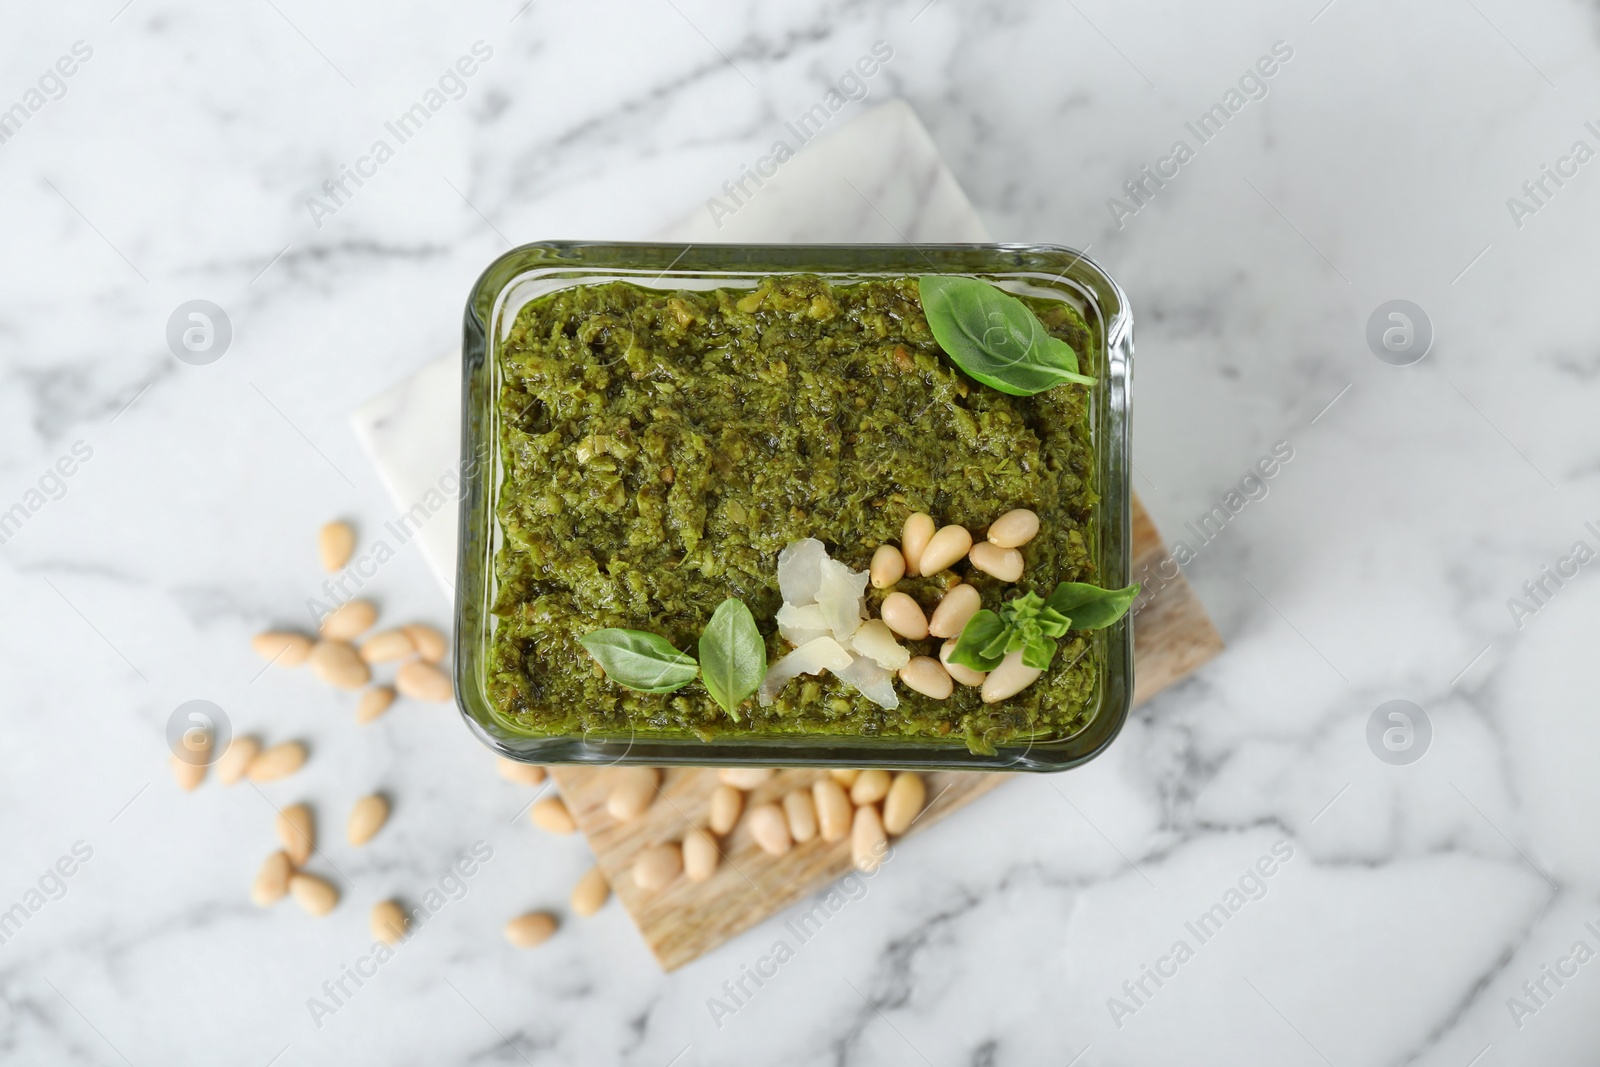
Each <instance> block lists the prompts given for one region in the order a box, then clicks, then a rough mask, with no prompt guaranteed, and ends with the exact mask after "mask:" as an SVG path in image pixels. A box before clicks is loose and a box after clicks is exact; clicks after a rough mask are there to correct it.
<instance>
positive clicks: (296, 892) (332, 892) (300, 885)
mask: <svg viewBox="0 0 1600 1067" xmlns="http://www.w3.org/2000/svg"><path fill="white" fill-rule="evenodd" d="M289 895H290V896H292V897H294V902H295V903H296V904H298V905H300V907H301V908H303V909H304V910H305V913H306V914H307V915H319V916H320V915H326V914H328V912H330V911H332V910H333V909H334V907H335V906H337V905H338V903H339V890H338V889H337V888H335V887H334V885H333V883H332V882H330V881H328V880H327V879H325V878H318V877H317V876H316V875H314V874H307V873H305V872H304V871H297V872H295V873H294V874H292V875H290V876H289Z"/></svg>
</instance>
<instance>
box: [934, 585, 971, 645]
mask: <svg viewBox="0 0 1600 1067" xmlns="http://www.w3.org/2000/svg"><path fill="white" fill-rule="evenodd" d="M982 608H983V597H982V595H980V594H979V592H978V591H977V590H976V589H974V588H973V587H972V586H970V585H968V584H966V583H965V582H963V583H962V584H960V585H956V586H951V587H950V588H949V589H948V590H946V591H945V594H944V596H943V597H941V598H940V600H939V606H938V607H936V608H934V609H933V616H932V618H930V619H929V620H928V635H929V636H930V637H956V636H958V635H959V634H960V633H961V631H962V630H963V629H965V628H966V625H967V623H969V622H971V621H972V617H973V616H974V615H976V614H977V613H978V612H979V611H980V610H981V609H982Z"/></svg>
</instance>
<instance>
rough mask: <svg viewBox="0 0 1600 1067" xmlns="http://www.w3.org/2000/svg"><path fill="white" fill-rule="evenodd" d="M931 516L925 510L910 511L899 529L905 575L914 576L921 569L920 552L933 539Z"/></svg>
mask: <svg viewBox="0 0 1600 1067" xmlns="http://www.w3.org/2000/svg"><path fill="white" fill-rule="evenodd" d="M933 533H934V525H933V516H932V515H929V514H928V513H927V512H926V511H916V512H912V513H911V514H910V515H908V516H907V517H906V524H905V526H903V527H902V528H901V530H900V554H901V555H903V556H905V558H906V577H908V578H915V577H916V576H917V575H919V574H921V573H922V571H921V570H919V569H918V568H920V567H921V565H922V553H923V552H925V551H927V548H928V542H929V541H931V540H933Z"/></svg>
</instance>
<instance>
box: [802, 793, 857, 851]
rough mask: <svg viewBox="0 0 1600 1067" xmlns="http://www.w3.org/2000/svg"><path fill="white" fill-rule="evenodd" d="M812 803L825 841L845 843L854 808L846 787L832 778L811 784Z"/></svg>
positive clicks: (818, 826)
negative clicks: (845, 789)
mask: <svg viewBox="0 0 1600 1067" xmlns="http://www.w3.org/2000/svg"><path fill="white" fill-rule="evenodd" d="M811 803H812V805H813V806H814V807H815V808H816V809H817V828H818V830H820V831H821V833H822V839H823V840H824V841H830V842H831V841H843V840H844V839H845V838H846V837H848V836H849V835H850V817H851V813H852V812H853V810H854V809H853V808H852V807H851V806H850V796H849V794H848V793H846V792H845V791H844V786H842V785H840V784H839V783H838V782H836V781H834V780H833V779H832V778H819V779H817V780H816V781H815V782H812V783H811Z"/></svg>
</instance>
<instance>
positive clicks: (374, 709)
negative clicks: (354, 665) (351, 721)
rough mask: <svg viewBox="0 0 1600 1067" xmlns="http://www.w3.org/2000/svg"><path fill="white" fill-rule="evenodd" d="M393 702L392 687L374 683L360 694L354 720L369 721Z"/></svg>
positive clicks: (386, 709)
mask: <svg viewBox="0 0 1600 1067" xmlns="http://www.w3.org/2000/svg"><path fill="white" fill-rule="evenodd" d="M393 703H394V687H393V686H387V685H375V686H373V687H372V688H371V689H368V690H367V691H366V692H365V693H362V694H361V699H360V700H359V701H357V702H356V722H371V721H372V720H373V719H376V718H377V717H378V716H380V715H382V714H383V713H384V712H386V711H388V710H389V705H391V704H393Z"/></svg>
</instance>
